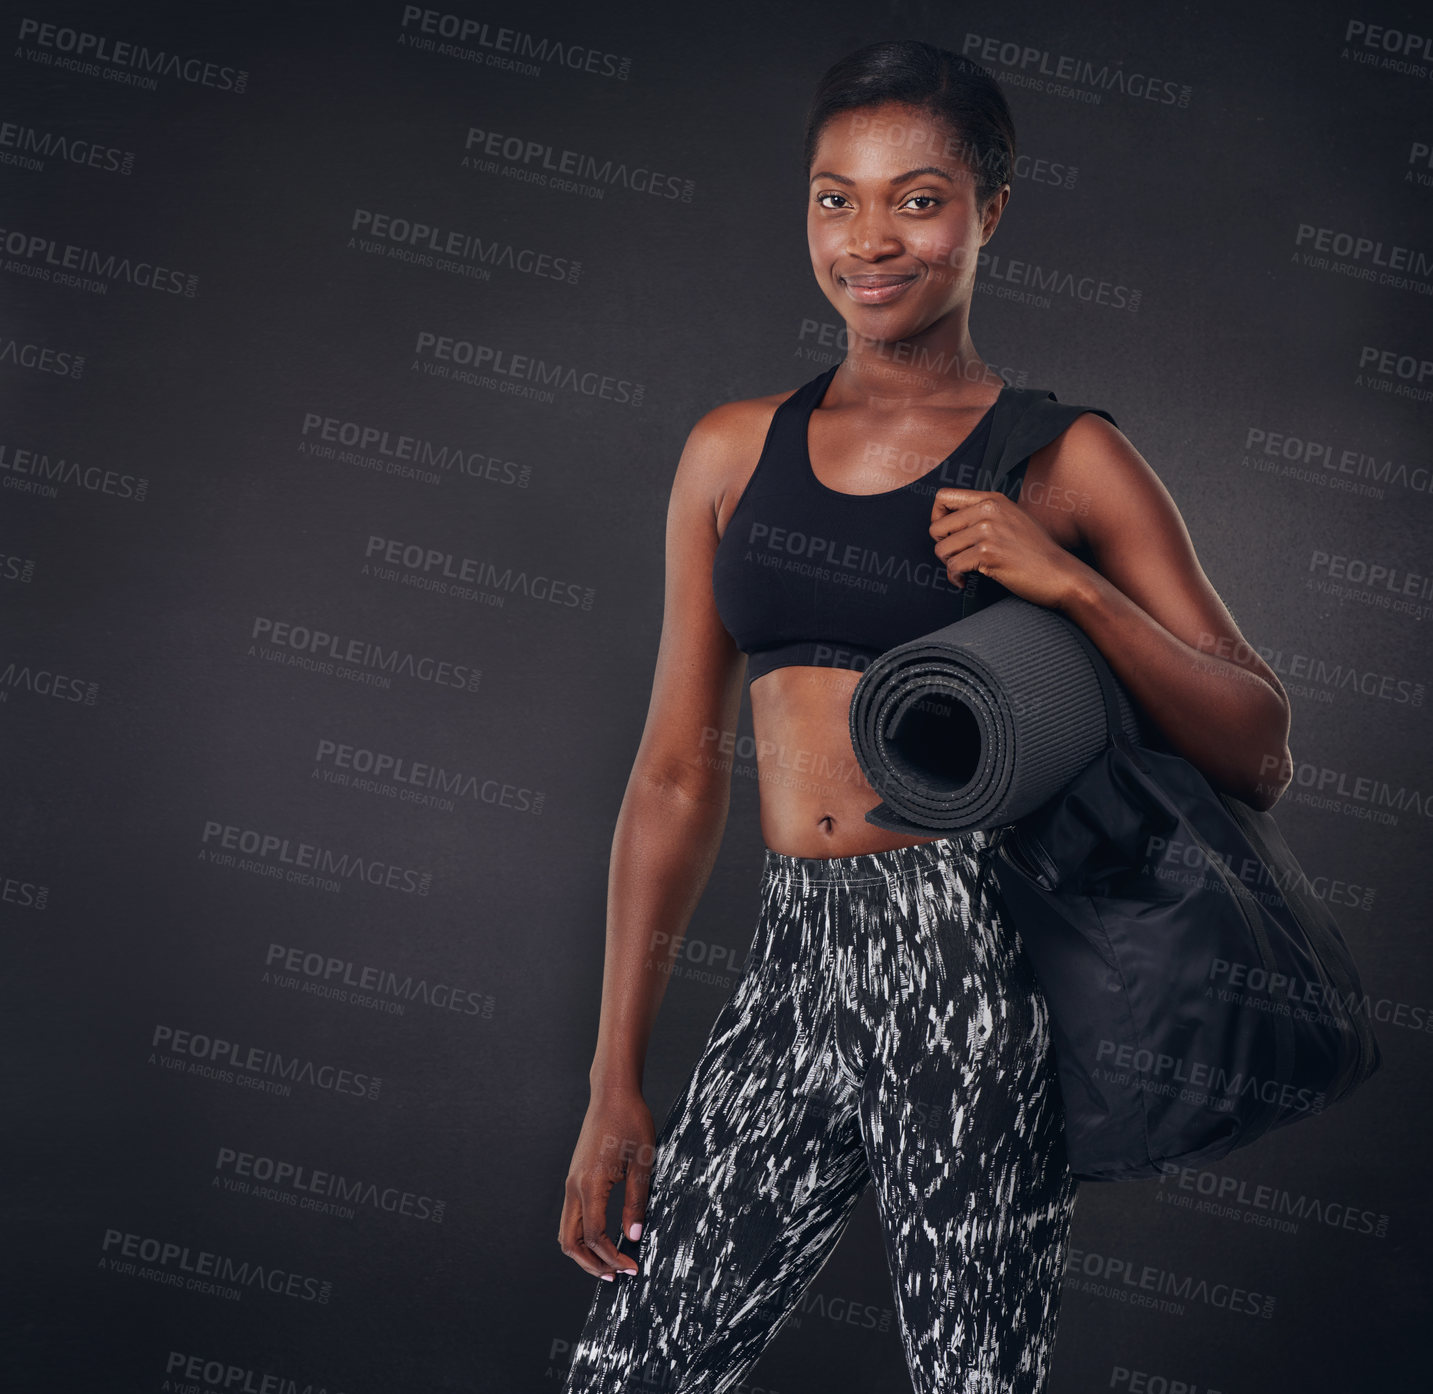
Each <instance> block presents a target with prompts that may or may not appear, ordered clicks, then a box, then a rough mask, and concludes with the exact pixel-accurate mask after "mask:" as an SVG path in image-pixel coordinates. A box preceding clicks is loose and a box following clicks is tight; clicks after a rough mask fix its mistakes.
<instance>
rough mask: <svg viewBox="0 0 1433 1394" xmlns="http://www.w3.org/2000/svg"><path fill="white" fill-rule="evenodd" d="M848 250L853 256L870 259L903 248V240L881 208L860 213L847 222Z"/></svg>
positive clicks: (888, 254)
mask: <svg viewBox="0 0 1433 1394" xmlns="http://www.w3.org/2000/svg"><path fill="white" fill-rule="evenodd" d="M847 227H848V229H849V232H848V236H847V238H846V252H847V254H848V255H850V256H853V257H861V258H862V259H863V260H870V259H871V258H873V257H876V256H890V255H891V254H892V253H894V252H899V251H900V250H901V241H900V238H898V237H897V236H896V235H895V233H894V231H893V230H892V228H891V225H890V224H889V223H888V222H887V221H886V216H885V214H884V212H882V211H881V210H880V209H879V208H871V209H867V210H865V211H863V212H861V213H858V214H857V215H856V216H855V217H854V218H853V219H852V220H851V221H850V223H848V224H847Z"/></svg>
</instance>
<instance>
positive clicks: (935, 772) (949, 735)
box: [850, 595, 1140, 835]
mask: <svg viewBox="0 0 1433 1394" xmlns="http://www.w3.org/2000/svg"><path fill="white" fill-rule="evenodd" d="M1096 664H1101V665H1103V666H1104V667H1105V670H1106V672H1109V665H1108V664H1106V663H1105V660H1104V657H1103V656H1102V655H1101V654H1100V652H1099V650H1098V649H1097V648H1095V646H1094V644H1093V643H1092V642H1091V640H1090V639H1089V638H1088V636H1087V635H1085V633H1084V632H1083V631H1082V630H1081V629H1080V628H1079V627H1078V626H1077V625H1076V624H1074V622H1073V621H1071V620H1067V619H1066V618H1065V617H1064V616H1063V615H1061V614H1059V613H1058V612H1057V611H1055V610H1051V609H1049V608H1047V607H1046V606H1043V605H1035V604H1032V603H1031V602H1030V601H1028V600H1023V599H1021V598H1020V597H1019V596H1013V595H1007V596H1005V597H1004V598H1002V599H1000V600H997V601H995V602H994V603H993V604H991V605H987V606H986V607H985V608H984V609H981V610H977V611H975V613H974V614H971V615H967V616H966V617H965V618H964V619H959V620H956V621H954V622H953V623H951V624H948V625H946V626H945V627H944V628H943V629H937V630H934V631H933V632H932V633H930V634H927V635H925V636H923V637H922V638H919V639H912V640H911V641H910V642H909V643H904V644H897V645H896V646H895V647H894V648H891V649H887V650H886V652H885V653H883V654H881V655H880V656H879V657H877V658H875V659H873V660H872V661H871V663H870V664H869V665H868V666H867V668H866V670H865V672H863V673H862V674H861V677H860V680H859V681H858V682H857V683H856V687H855V690H854V691H853V692H852V694H851V709H850V725H851V744H852V745H853V746H854V747H855V751H856V759H857V761H858V762H859V763H860V766H861V771H862V773H863V774H864V775H865V776H866V778H867V780H868V781H869V782H870V784H871V787H872V788H873V789H874V790H875V791H876V793H878V794H879V795H880V796H881V798H882V800H883V802H881V803H880V804H878V805H877V806H876V807H875V808H873V809H871V810H870V812H868V813H867V814H866V821H867V822H868V823H874V824H875V825H876V827H878V828H885V829H887V830H888V831H890V832H901V833H915V834H918V835H931V834H940V833H955V832H969V831H972V830H975V829H979V828H995V827H999V826H1000V825H1002V824H1004V823H1012V822H1014V821H1016V820H1017V819H1019V818H1023V817H1024V816H1025V815H1026V814H1027V813H1032V812H1033V811H1034V810H1035V809H1037V808H1039V807H1040V805H1041V804H1042V803H1044V802H1045V801H1046V800H1047V799H1050V798H1053V797H1054V795H1056V794H1058V793H1059V792H1060V790H1061V789H1063V788H1064V787H1065V785H1066V784H1068V783H1069V782H1070V780H1072V779H1073V778H1074V777H1075V776H1076V775H1077V774H1079V772H1080V771H1081V770H1082V769H1084V767H1085V766H1086V765H1087V764H1089V762H1090V761H1091V760H1093V759H1094V758H1095V756H1097V755H1098V754H1099V753H1100V751H1102V750H1103V749H1104V748H1105V744H1106V742H1107V740H1108V732H1107V729H1106V720H1105V704H1104V698H1103V696H1102V694H1101V689H1100V680H1099V677H1098V675H1097V673H1096V669H1095V665H1096ZM1109 676H1110V679H1111V681H1112V682H1113V684H1114V689H1115V698H1116V705H1117V706H1118V708H1119V714H1120V725H1121V727H1122V728H1123V729H1124V731H1125V732H1126V734H1128V735H1129V736H1130V738H1131V739H1132V740H1136V741H1138V740H1139V739H1140V726H1139V722H1138V718H1137V716H1136V712H1135V707H1134V705H1133V703H1132V702H1131V701H1130V697H1129V694H1128V693H1127V692H1126V691H1125V689H1124V687H1123V685H1122V684H1121V683H1120V682H1119V680H1118V679H1116V678H1115V677H1114V674H1113V673H1112V672H1109Z"/></svg>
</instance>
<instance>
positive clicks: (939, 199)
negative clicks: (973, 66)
mask: <svg viewBox="0 0 1433 1394" xmlns="http://www.w3.org/2000/svg"><path fill="white" fill-rule="evenodd" d="M811 176H812V177H811V185H810V193H809V197H808V202H807V207H806V238H807V242H808V244H809V246H810V249H811V267H812V270H813V271H814V272H815V273H816V280H817V282H818V283H819V284H820V286H821V290H822V292H823V293H824V294H825V296H826V298H827V299H828V300H829V301H830V302H831V304H832V305H833V306H835V308H836V312H837V313H838V314H839V315H840V316H841V318H842V319H844V320H845V321H846V323H847V325H848V326H849V327H850V329H851V332H852V334H853V335H857V336H861V337H863V338H867V339H872V340H877V341H882V342H891V341H895V340H899V339H907V338H910V337H912V336H913V335H916V334H919V333H920V332H921V331H922V330H925V329H927V328H928V327H929V326H930V325H931V324H933V323H935V322H936V321H937V320H939V319H941V318H943V317H944V316H945V315H947V314H949V313H950V312H951V311H952V310H956V309H959V308H960V307H962V306H964V307H965V308H964V311H963V317H964V316H965V315H968V312H969V305H970V296H971V290H972V287H973V286H974V284H975V267H976V258H977V255H978V253H979V251H980V248H981V247H982V246H984V245H985V243H986V242H987V241H988V240H989V238H990V235H991V234H992V233H993V232H994V231H995V227H996V224H997V223H998V222H999V221H1000V214H1001V212H1002V211H1003V210H1004V208H1005V203H1006V201H1007V199H1008V198H1009V197H1010V186H1009V185H1008V184H1007V185H1004V186H1002V188H1001V189H1000V191H999V193H997V194H996V195H995V196H994V197H993V198H992V199H991V200H990V202H989V203H988V204H987V205H986V208H985V210H984V213H983V214H982V213H981V212H980V211H979V210H978V209H977V206H976V199H975V195H976V179H975V176H974V174H973V173H972V172H971V168H970V165H969V164H968V163H967V161H966V154H965V143H964V141H963V140H962V139H961V138H960V136H959V135H958V133H956V132H953V131H952V130H951V129H950V128H949V127H948V126H947V125H946V124H945V122H943V121H939V120H937V119H935V118H933V117H931V116H930V115H928V114H927V113H925V112H923V111H920V110H918V109H916V108H913V107H908V106H905V105H903V104H901V103H897V102H883V103H881V104H880V105H879V106H870V107H857V108H854V109H852V110H849V111H843V112H840V113H839V114H838V115H836V116H834V117H832V118H831V120H830V121H828V122H827V123H826V125H825V126H824V127H823V128H822V130H821V136H820V140H819V142H818V143H817V146H816V153H815V157H814V158H813V160H812V162H811Z"/></svg>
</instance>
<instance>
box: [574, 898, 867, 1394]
mask: <svg viewBox="0 0 1433 1394" xmlns="http://www.w3.org/2000/svg"><path fill="white" fill-rule="evenodd" d="M764 913H771V910H770V909H768V910H765V911H764ZM784 942H785V941H784ZM771 948H772V946H771V944H770V943H769V942H764V941H763V935H762V929H761V928H760V927H759V929H758V943H757V945H754V947H753V953H752V955H751V957H750V958H749V959H748V966H747V968H746V970H745V972H744V973H743V976H742V978H741V979H740V980H739V982H738V984H737V986H736V988H735V990H734V992H733V994H732V996H731V997H730V998H729V999H728V1001H727V1003H726V1004H725V1005H724V1006H723V1008H722V1010H721V1012H720V1013H719V1014H718V1016H717V1019H716V1022H715V1023H714V1025H713V1027H712V1030H711V1033H710V1035H709V1036H708V1038H707V1042H706V1045H705V1046H704V1048H703V1050H702V1053H701V1056H700V1058H699V1059H698V1060H697V1063H696V1064H695V1066H694V1067H693V1069H692V1071H691V1073H690V1075H689V1076H688V1078H687V1080H686V1082H685V1084H684V1085H683V1087H682V1089H681V1090H680V1092H679V1093H678V1095H677V1098H676V1100H675V1101H674V1102H673V1104H672V1107H671V1109H670V1110H669V1111H668V1113H667V1115H666V1119H665V1121H664V1122H663V1124H662V1127H661V1129H660V1131H659V1133H658V1137H657V1149H656V1156H655V1158H654V1161H653V1168H652V1182H651V1189H650V1192H649V1196H648V1204H647V1214H646V1219H645V1222H644V1225H643V1232H642V1237H641V1239H640V1240H638V1241H636V1242H635V1243H633V1241H631V1240H630V1239H627V1238H625V1237H624V1238H623V1239H622V1241H621V1244H620V1246H619V1247H620V1248H621V1249H622V1250H623V1251H624V1252H627V1253H631V1254H633V1256H634V1257H635V1258H636V1261H637V1266H638V1272H637V1274H636V1275H635V1276H634V1277H630V1278H627V1277H623V1276H622V1275H620V1274H619V1275H618V1276H617V1277H616V1278H615V1279H614V1281H612V1282H610V1283H607V1282H602V1281H600V1280H598V1281H597V1282H596V1288H597V1291H596V1292H595V1293H594V1295H593V1299H592V1304H591V1307H590V1309H589V1312H588V1316H587V1320H586V1324H585V1326H584V1330H583V1333H582V1336H581V1339H580V1340H579V1342H578V1343H577V1345H576V1346H575V1348H574V1352H573V1361H572V1369H571V1372H570V1374H569V1376H568V1381H567V1383H566V1384H565V1386H564V1390H565V1391H566V1394H609V1391H611V1394H615V1391H618V1390H622V1391H624V1392H625V1391H628V1390H633V1391H645V1390H649V1389H650V1390H653V1391H657V1390H661V1391H676V1390H680V1391H683V1394H696V1392H697V1391H701V1394H707V1392H708V1391H712V1392H713V1394H714V1391H718V1390H724V1389H728V1388H730V1387H732V1386H733V1385H735V1383H736V1382H737V1381H738V1380H739V1379H740V1377H741V1375H742V1374H743V1373H744V1372H745V1371H746V1370H748V1369H749V1368H750V1366H751V1365H752V1364H753V1363H754V1362H755V1361H756V1359H757V1357H758V1356H759V1355H760V1354H761V1352H762V1350H763V1349H764V1348H765V1346H766V1345H767V1344H768V1342H769V1341H770V1340H771V1338H772V1336H774V1335H775V1333H776V1331H777V1329H778V1328H779V1326H780V1325H781V1323H782V1322H783V1321H784V1320H785V1318H786V1317H787V1316H788V1315H789V1314H790V1312H791V1311H792V1309H793V1308H794V1306H795V1304H796V1302H797V1301H798V1299H799V1298H800V1296H801V1294H802V1292H804V1291H805V1289H806V1287H807V1286H808V1285H809V1283H810V1282H811V1280H812V1278H814V1277H815V1275H816V1273H817V1272H818V1271H819V1270H820V1268H821V1265H822V1264H823V1263H824V1262H825V1261H826V1259H827V1258H828V1257H829V1256H830V1254H831V1252H832V1251H833V1250H834V1248H835V1246H836V1243H837V1241H838V1240H839V1239H840V1237H841V1234H842V1233H843V1232H844V1231H845V1228H846V1225H847V1223H848V1221H849V1219H850V1215H851V1211H852V1209H853V1208H854V1206H855V1204H856V1201H857V1200H858V1199H859V1197H860V1195H861V1193H862V1192H863V1191H864V1189H865V1187H866V1186H867V1184H869V1180H870V1173H869V1171H868V1169H867V1165H866V1159H865V1154H864V1150H863V1146H862V1141H861V1135H860V1127H859V1124H858V1122H857V1119H856V1101H855V1096H854V1093H853V1092H852V1091H851V1090H850V1089H849V1086H848V1085H846V1083H845V1081H844V1079H843V1078H842V1076H840V1075H839V1074H838V1072H837V1071H836V1069H835V1067H834V1059H833V1057H832V1056H831V1053H830V1050H829V1046H828V1045H827V1042H828V1041H829V1032H828V1031H827V1030H826V1029H825V1028H824V1026H823V1024H822V1023H821V1021H820V1020H819V1016H820V1012H821V1005H820V1004H821V1003H823V1002H825V1001H827V1000H828V999H829V994H828V993H824V992H817V991H814V990H810V989H811V988H812V986H813V985H811V984H810V983H809V981H808V979H807V976H806V975H807V974H808V973H809V972H811V971H819V970H820V967H821V964H820V963H819V962H812V961H806V959H805V956H802V957H800V958H797V957H796V956H795V954H794V952H783V953H781V954H777V953H775V952H772V951H771Z"/></svg>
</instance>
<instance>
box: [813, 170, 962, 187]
mask: <svg viewBox="0 0 1433 1394" xmlns="http://www.w3.org/2000/svg"><path fill="white" fill-rule="evenodd" d="M918 174H938V175H939V176H940V177H941V178H942V179H945V180H949V182H950V183H952V184H954V183H955V179H954V177H953V176H952V175H951V173H950V171H949V170H944V169H942V168H941V167H940V166H939V165H921V166H920V167H919V168H917V169H908V170H907V171H906V172H905V173H904V174H897V175H894V176H892V178H891V187H892V188H894V187H895V186H896V185H897V184H904V183H905V182H906V180H907V179H914V178H915V177H916V175H918ZM818 179H834V180H835V181H836V182H837V183H838V184H854V183H855V182H856V181H855V180H854V179H847V178H846V176H845V175H844V174H837V173H836V171H835V170H832V169H818V170H817V171H816V173H815V174H813V175H812V176H811V179H810V181H809V182H810V183H812V184H814V183H815V182H816V181H817V180H818Z"/></svg>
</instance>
